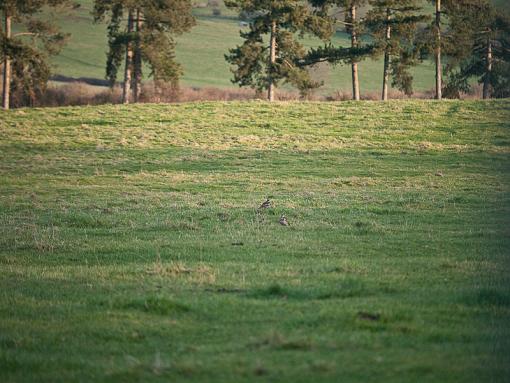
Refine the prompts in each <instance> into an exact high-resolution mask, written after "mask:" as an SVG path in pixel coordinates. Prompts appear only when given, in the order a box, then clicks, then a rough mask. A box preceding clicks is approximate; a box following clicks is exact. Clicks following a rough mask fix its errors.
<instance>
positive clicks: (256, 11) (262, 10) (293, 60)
mask: <svg viewBox="0 0 510 383" xmlns="http://www.w3.org/2000/svg"><path fill="white" fill-rule="evenodd" d="M225 4H226V5H227V7H229V8H233V9H237V10H238V11H239V12H240V14H243V15H248V16H249V17H250V30H249V31H247V32H242V31H241V32H240V34H241V37H242V38H243V39H244V42H243V44H242V45H240V46H237V47H236V48H234V49H231V50H230V53H229V54H228V55H225V59H226V60H227V61H228V62H229V63H230V64H232V65H233V66H234V68H233V69H232V72H233V73H234V79H233V80H232V81H233V82H234V83H237V84H239V86H251V87H253V88H255V89H258V90H263V89H268V88H269V85H270V84H274V85H275V86H276V85H278V84H279V83H289V84H292V85H293V86H295V87H296V88H298V89H299V90H300V91H301V92H302V93H303V94H305V93H307V92H308V91H309V90H310V89H313V88H317V87H318V86H320V85H321V84H320V83H317V82H315V81H313V80H312V79H311V78H310V75H309V73H308V72H307V70H306V69H304V68H303V67H302V60H303V59H304V57H305V56H306V50H305V48H304V47H303V45H302V44H301V43H300V42H298V41H297V40H296V35H300V36H303V35H304V34H307V33H308V34H312V35H315V36H318V37H319V38H321V39H326V38H328V37H329V36H330V35H331V33H332V25H331V22H330V20H329V18H328V17H327V15H326V14H325V13H324V12H322V11H321V10H320V9H311V8H309V7H308V6H307V5H306V4H304V3H303V2H301V1H298V0H283V1H282V0H279V1H276V0H265V1H255V0H228V1H225ZM273 22H275V23H276V33H275V35H276V47H277V48H276V62H275V63H274V64H270V52H269V51H270V48H269V39H268V38H267V36H268V35H269V34H270V32H271V24H272V23H273Z"/></svg>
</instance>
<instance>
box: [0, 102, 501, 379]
mask: <svg viewBox="0 0 510 383" xmlns="http://www.w3.org/2000/svg"><path fill="white" fill-rule="evenodd" d="M509 121H510V101H504V100H503V101H491V102H457V101H455V102H442V103H438V102H432V101H431V102H416V101H415V102H388V103H377V102H361V103H353V102H345V103H277V104H267V103H264V102H250V103H193V104H176V105H149V104H147V105H134V106H129V107H126V106H102V107H95V108H94V107H83V108H55V109H49V108H48V109H21V110H16V111H9V112H4V111H1V112H0V137H2V139H1V140H0V270H1V272H0V366H2V367H1V368H0V381H2V382H28V381H37V382H50V381H52V382H54V381H108V382H123V383H124V382H139V381H144V382H159V381H161V382H168V381H172V382H181V381H182V382H184V381H185V382H236V383H240V382H255V381H261V380H262V381H277V382H303V383H304V382H307V383H309V382H312V381H313V382H339V381H342V382H378V383H380V382H392V383H395V382H402V383H404V382H405V383H408V382H460V381H462V382H473V383H475V382H476V383H479V382H489V381H490V382H506V381H507V380H508V376H509V374H510V370H509V368H510V364H509V363H508V355H509V354H510V343H509V339H510V326H509V323H510V290H509V286H510V279H509V278H510V277H509V276H510V269H509V265H510V262H509V256H510V253H509V248H510V240H509V238H510V237H509V236H508V227H509V224H510V222H509V217H510V167H509V163H510V125H509ZM268 197H269V198H270V200H271V201H272V207H271V208H269V209H259V208H258V207H259V205H260V204H261V203H262V202H263V201H264V200H265V199H266V198H268ZM281 215H285V216H286V217H287V220H288V222H289V223H290V226H283V225H281V224H279V220H280V217H281Z"/></svg>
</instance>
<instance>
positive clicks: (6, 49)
mask: <svg viewBox="0 0 510 383" xmlns="http://www.w3.org/2000/svg"><path fill="white" fill-rule="evenodd" d="M65 3H69V1H68V0H31V1H26V0H0V14H1V16H2V17H3V28H0V59H1V60H2V63H3V65H2V66H3V73H2V74H3V76H2V77H3V85H2V106H3V108H4V109H9V108H10V107H11V94H12V92H13V91H14V92H15V94H17V95H18V98H20V100H19V102H20V103H25V102H26V103H29V104H34V102H35V100H36V98H37V96H38V95H40V94H42V92H43V91H44V90H45V88H46V84H47V82H48V79H49V76H50V66H49V63H48V58H49V56H50V55H54V54H57V53H58V52H59V50H60V49H61V48H62V46H63V44H64V43H65V40H66V37H67V35H65V34H63V33H61V32H60V30H59V28H58V27H57V26H55V25H54V24H53V23H51V22H50V21H47V20H43V19H42V18H41V17H39V16H40V15H39V13H40V12H41V10H42V9H43V7H45V6H57V5H62V4H65ZM13 24H17V26H18V28H17V29H18V30H20V32H17V33H13Z"/></svg>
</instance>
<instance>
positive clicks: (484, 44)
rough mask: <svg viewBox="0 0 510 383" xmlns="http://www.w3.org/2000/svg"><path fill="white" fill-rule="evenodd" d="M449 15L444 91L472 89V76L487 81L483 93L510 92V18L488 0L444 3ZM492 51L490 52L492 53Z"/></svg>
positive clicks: (448, 93)
mask: <svg viewBox="0 0 510 383" xmlns="http://www.w3.org/2000/svg"><path fill="white" fill-rule="evenodd" d="M445 11H446V13H447V15H448V17H449V26H450V29H449V32H448V34H447V35H446V40H447V42H446V49H447V53H448V56H449V62H448V65H447V66H446V71H447V74H448V79H447V84H446V88H445V94H446V96H447V97H451V98H453V97H459V94H460V93H461V92H467V91H470V89H471V79H473V78H475V79H477V80H478V82H479V83H483V84H484V96H485V97H490V96H491V95H492V96H494V97H508V96H509V95H510V87H509V82H510V72H509V63H510V53H509V52H510V18H509V16H508V14H505V12H504V11H502V10H501V9H496V8H494V7H493V6H492V5H491V3H490V2H489V1H488V0H460V1H455V2H448V3H446V4H445ZM489 52H490V54H489Z"/></svg>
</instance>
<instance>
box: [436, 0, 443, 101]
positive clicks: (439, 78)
mask: <svg viewBox="0 0 510 383" xmlns="http://www.w3.org/2000/svg"><path fill="white" fill-rule="evenodd" d="M435 53H436V99H437V100H441V99H442V98H443V91H442V88H443V67H442V64H441V0H436V52H435Z"/></svg>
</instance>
